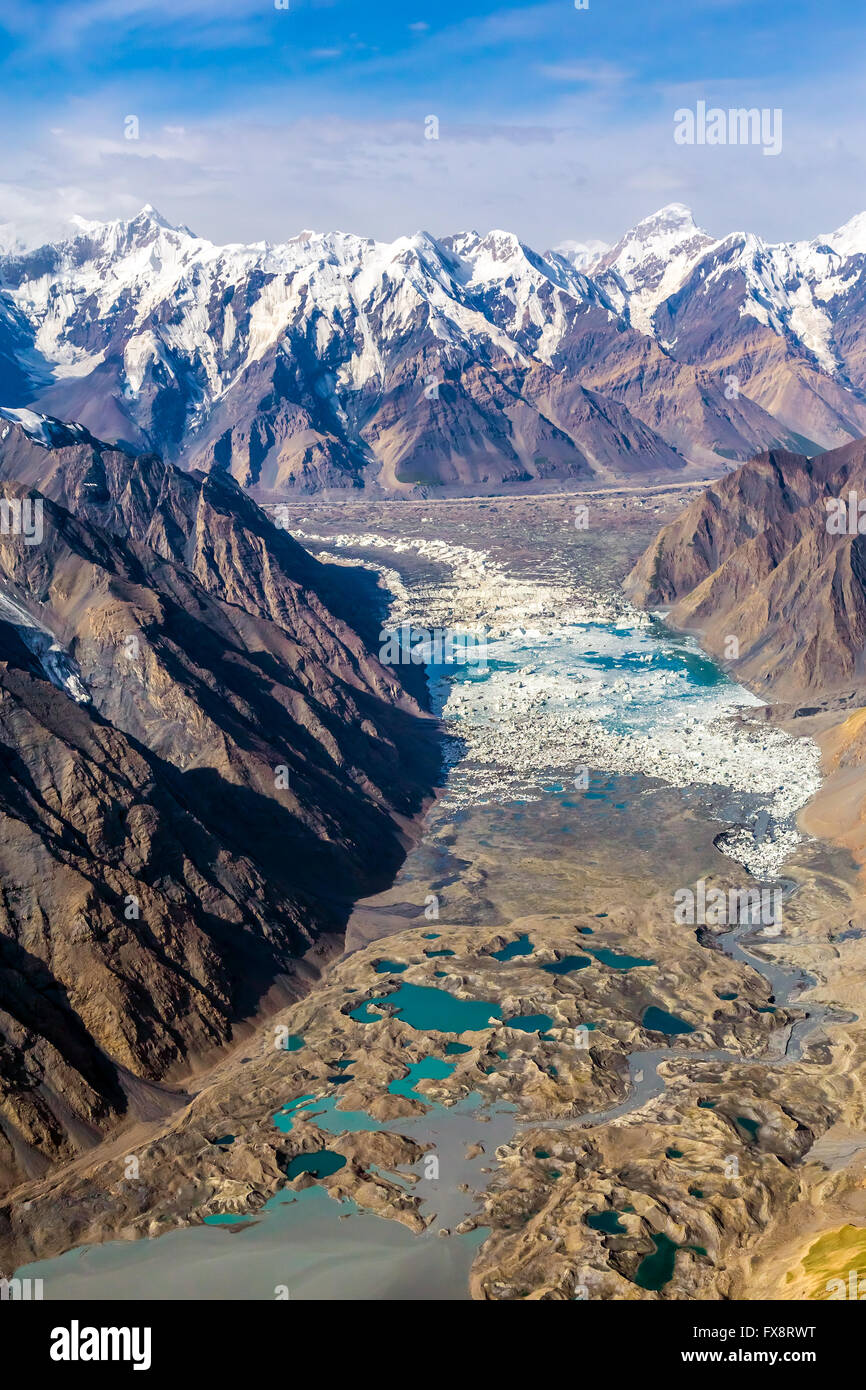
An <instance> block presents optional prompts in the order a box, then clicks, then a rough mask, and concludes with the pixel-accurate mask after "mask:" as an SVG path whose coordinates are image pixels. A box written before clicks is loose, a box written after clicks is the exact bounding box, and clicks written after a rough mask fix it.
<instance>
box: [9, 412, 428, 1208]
mask: <svg viewBox="0 0 866 1390" xmlns="http://www.w3.org/2000/svg"><path fill="white" fill-rule="evenodd" d="M0 483H2V489H3V495H4V499H6V500H7V502H8V501H9V500H11V499H18V498H23V497H25V496H30V497H31V498H32V500H33V502H34V503H38V505H39V506H40V507H41V509H42V510H41V523H40V532H41V537H40V540H39V543H38V544H32V545H31V544H28V541H27V539H26V537H25V536H23V535H20V534H5V533H3V534H0V767H2V774H3V775H2V779H0V816H2V822H3V835H2V838H0V884H2V891H0V1191H2V1189H3V1188H4V1187H6V1186H8V1185H10V1184H13V1183H14V1182H16V1181H19V1180H20V1179H21V1178H23V1177H34V1176H40V1175H41V1174H42V1173H44V1172H45V1171H46V1170H47V1169H48V1168H49V1167H50V1166H51V1165H54V1164H56V1163H59V1162H63V1161H66V1160H69V1159H71V1158H74V1157H75V1155H76V1154H77V1153H80V1152H81V1151H82V1150H83V1149H85V1148H87V1147H88V1146H89V1145H91V1144H93V1143H94V1142H96V1141H97V1140H98V1139H99V1137H101V1136H102V1135H104V1134H105V1133H107V1132H108V1131H110V1130H111V1129H112V1128H113V1127H114V1126H115V1125H116V1124H118V1123H119V1122H120V1121H121V1119H127V1120H128V1119H129V1118H135V1117H139V1118H141V1117H142V1116H146V1115H148V1114H153V1113H160V1107H163V1108H164V1107H165V1106H166V1105H171V1104H176V1103H177V1101H176V1097H175V1098H174V1099H171V1098H168V1097H167V1095H164V1094H163V1091H162V1089H161V1088H160V1084H159V1083H160V1082H161V1081H162V1080H164V1079H165V1078H166V1077H167V1076H168V1074H169V1073H170V1072H172V1071H173V1070H176V1069H177V1068H178V1067H180V1066H185V1067H187V1068H188V1067H189V1066H190V1064H191V1062H192V1060H193V1059H195V1058H197V1057H201V1056H204V1055H205V1054H206V1053H208V1052H210V1051H212V1050H213V1049H214V1048H216V1047H217V1046H218V1045H220V1044H223V1043H225V1042H226V1041H228V1040H229V1039H230V1038H232V1037H233V1036H235V1030H236V1028H237V1024H238V1022H239V1020H243V1019H245V1018H249V1017H250V1016H252V1015H253V1014H254V1013H255V1012H256V1011H257V1010H259V1009H260V1008H261V1007H262V1004H263V1001H264V1000H265V999H266V998H267V996H268V994H269V992H270V991H271V990H272V989H273V990H276V991H277V995H276V997H277V998H281V999H283V1000H284V999H285V998H286V997H287V996H288V997H290V998H291V997H297V996H298V995H300V994H301V993H303V992H304V990H305V988H306V981H308V980H309V979H310V978H313V977H314V976H315V970H316V956H317V955H318V956H319V957H324V956H325V955H327V950H328V941H329V939H330V940H331V941H332V942H333V941H335V940H336V938H337V936H338V934H339V933H342V931H343V929H344V928H345V924H346V920H347V918H348V915H349V912H350V910H351V904H352V902H353V901H354V900H355V899H356V898H357V897H358V896H359V895H362V894H364V893H366V892H369V891H373V892H375V891H379V890H380V889H381V888H382V887H384V886H386V885H388V884H389V883H390V882H391V879H392V878H393V875H394V873H395V872H396V869H397V867H398V866H399V864H400V862H401V860H402V858H403V855H404V853H405V848H406V844H407V828H408V824H409V821H410V819H411V818H413V817H414V816H415V815H416V814H417V812H418V811H419V809H420V808H421V806H422V805H423V803H424V799H425V797H426V796H427V795H429V794H430V789H431V788H432V786H433V784H434V783H435V781H436V780H437V776H438V771H439V760H440V752H439V740H438V735H437V732H436V726H435V722H434V721H433V720H432V719H431V718H430V717H429V715H427V714H425V712H424V711H423V710H422V709H421V708H420V707H419V706H418V704H417V703H416V701H415V700H414V699H413V698H412V697H411V696H410V695H409V694H407V693H406V692H405V691H404V690H403V688H402V687H401V685H400V684H399V682H398V680H397V678H396V676H395V674H394V672H393V671H392V670H390V669H386V668H385V667H383V666H381V665H380V663H379V661H378V660H377V658H376V657H375V656H374V655H373V653H372V651H371V649H370V646H369V635H370V634H369V631H368V629H369V628H370V624H374V625H375V626H376V631H378V624H377V618H378V617H380V616H381V614H380V611H378V610H377V593H373V592H370V593H364V592H362V591H359V589H362V586H363V582H364V576H363V575H361V576H358V575H354V574H353V575H352V576H351V579H350V580H349V579H347V577H346V576H347V572H346V571H344V570H340V568H339V567H332V568H331V569H329V568H328V567H326V566H324V565H322V564H320V563H319V562H318V561H316V560H314V559H313V558H312V557H311V556H310V555H309V554H308V553H307V552H306V551H304V550H303V549H302V548H301V547H300V546H299V545H297V544H296V543H295V542H294V541H293V540H292V538H291V537H290V536H289V535H288V534H287V533H286V532H285V531H283V530H280V529H278V528H277V527H275V526H274V525H273V524H272V523H271V521H269V520H268V518H267V517H266V516H265V514H264V513H263V512H262V511H261V510H260V509H259V507H258V506H257V505H256V503H255V502H254V501H253V500H252V499H251V498H250V497H249V496H248V495H247V494H246V493H245V492H244V491H243V490H242V489H241V488H240V487H239V486H238V484H237V483H236V482H235V481H234V480H233V479H232V478H231V477H229V476H227V475H226V474H224V473H222V472H221V471H219V470H215V471H214V472H213V473H211V474H204V473H201V472H187V471H182V470H180V469H178V468H176V467H175V466H174V465H172V464H169V463H165V462H163V461H162V460H161V459H159V458H158V457H157V456H155V455H152V454H151V455H139V456H137V457H135V456H132V455H130V454H128V453H126V452H124V451H122V450H118V449H113V448H111V447H108V446H105V445H103V444H101V443H100V442H99V441H98V440H96V439H95V438H93V436H91V435H90V434H89V433H88V432H87V430H86V429H85V428H84V427H83V426H81V425H74V426H64V425H61V424H58V423H53V424H51V425H50V427H49V426H48V425H47V424H46V425H44V427H43V431H42V433H41V435H39V434H38V431H36V430H35V429H33V428H31V429H30V430H27V429H25V428H23V427H22V425H21V424H20V423H18V422H17V421H16V420H15V419H9V418H6V419H4V418H0ZM32 489H38V494H36V495H35V496H34V495H33V493H32V491H31V490H32ZM383 602H384V599H383V598H382V597H381V596H380V595H379V596H378V608H379V609H381V605H382V603H383ZM361 609H366V614H364V615H362V616H358V617H356V616H355V615H356V614H357V613H358V611H359V610H361ZM365 639H367V640H365ZM311 952H312V955H310V953H311ZM304 956H307V957H308V960H307V962H306V963H302V962H301V957H304ZM154 1108H155V1109H154ZM2 1220H3V1216H2V1213H0V1225H2Z"/></svg>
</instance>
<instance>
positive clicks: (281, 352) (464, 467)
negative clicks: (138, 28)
mask: <svg viewBox="0 0 866 1390" xmlns="http://www.w3.org/2000/svg"><path fill="white" fill-rule="evenodd" d="M861 248H862V249H861ZM864 272H866V223H864V221H863V219H862V218H861V219H854V220H853V221H852V222H851V223H849V224H848V226H847V227H845V228H842V229H840V231H839V232H837V233H834V234H832V235H831V236H830V237H828V238H822V239H818V240H817V241H815V242H812V243H792V244H790V245H779V246H769V245H767V244H765V243H763V242H762V241H761V240H760V239H759V238H757V237H754V236H752V235H750V234H746V233H735V234H733V235H731V236H728V237H726V238H723V239H721V240H716V239H714V238H713V237H712V236H710V235H709V234H708V233H706V232H704V231H702V230H701V229H700V228H698V227H697V226H696V225H695V223H694V220H693V219H692V216H691V214H690V213H689V212H688V210H687V209H685V208H683V207H681V206H680V205H679V204H672V205H670V206H669V207H667V208H663V209H662V210H661V211H660V212H658V213H656V214H654V215H653V216H652V217H649V218H646V219H644V221H642V222H641V223H639V224H638V225H637V226H636V227H635V228H633V229H632V230H631V231H630V232H628V233H627V234H626V235H625V236H624V237H623V238H621V240H620V241H619V242H618V243H617V245H616V246H614V247H611V248H609V249H605V248H603V247H598V248H596V249H592V248H585V249H584V250H583V251H579V252H577V251H575V250H574V249H573V248H572V249H571V250H569V247H568V246H567V245H566V246H565V247H564V248H563V249H562V251H561V252H560V251H552V252H547V253H545V254H544V255H540V254H538V253H537V252H536V251H534V250H533V249H532V248H531V247H528V246H526V245H525V244H524V243H522V242H521V241H520V240H519V238H517V237H516V236H514V235H513V234H512V233H509V232H505V231H493V232H490V233H488V234H487V235H486V236H479V235H478V234H477V233H474V232H466V233H461V234H459V235H456V236H451V237H443V238H440V239H438V240H437V239H436V238H434V237H432V236H430V235H429V234H427V233H424V232H420V233H418V234H416V235H414V236H411V237H402V238H399V239H398V240H397V241H395V242H393V243H391V244H384V243H379V242H374V241H371V240H369V239H366V238H363V237H358V236H353V235H349V234H345V233H340V232H334V233H326V234H319V233H313V232H302V233H301V234H300V235H299V236H297V237H294V238H292V239H291V240H289V241H287V242H285V243H284V244H282V245H269V244H265V243H259V244H255V245H250V246H240V245H233V246H224V247H221V246H215V245H213V244H212V243H211V242H208V241H206V240H204V239H202V238H200V237H197V236H194V235H193V233H191V232H190V231H189V230H188V229H187V228H185V227H177V228H175V227H171V226H170V225H169V224H168V223H166V222H165V221H164V219H162V218H161V217H160V216H159V214H158V213H156V212H155V211H154V210H153V209H152V208H149V207H148V208H144V209H143V210H142V212H141V213H140V214H139V215H138V216H137V217H135V218H133V219H132V220H131V221H129V222H110V223H105V224H101V223H86V222H82V221H80V220H79V221H78V222H77V225H76V226H75V228H74V234H73V235H72V236H71V237H70V238H69V239H68V240H66V241H64V242H61V243H58V244H56V245H48V246H44V247H41V248H39V249H38V250H34V251H24V252H15V253H11V252H9V253H6V254H5V255H0V403H3V404H5V405H6V406H11V407H31V408H36V409H38V410H39V411H40V412H42V413H45V414H49V415H53V416H56V417H59V418H61V419H64V420H75V421H80V422H81V423H82V424H83V425H84V426H85V427H86V428H87V429H88V430H89V431H91V432H92V434H93V435H94V436H95V437H97V438H103V439H110V440H113V441H115V442H116V443H117V444H119V445H121V446H126V447H132V448H134V449H136V450H138V451H141V450H149V449H152V450H154V451H156V452H158V453H160V454H161V455H162V456H163V457H165V458H167V459H168V460H169V461H171V462H175V463H181V464H183V466H184V467H187V468H201V469H202V470H203V471H206V472H212V471H214V472H215V471H220V472H226V473H228V474H229V475H230V476H232V477H233V478H234V479H235V480H236V481H237V482H239V483H240V484H241V485H242V486H243V487H245V488H247V489H249V490H250V491H251V492H252V493H253V494H254V495H256V496H257V497H259V498H261V499H264V500H272V499H274V498H278V497H280V496H285V495H287V494H291V493H297V492H302V493H315V492H321V491H332V490H346V489H350V490H355V489H358V488H362V487H364V488H367V489H371V490H372V491H374V492H381V491H384V492H386V493H398V494H399V493H418V492H421V493H425V494H426V493H429V492H430V491H431V490H432V491H434V492H435V491H436V490H440V491H445V492H453V493H461V492H464V493H465V492H467V491H472V490H481V491H496V490H502V489H506V490H508V489H511V488H519V487H521V486H524V485H526V484H527V483H532V484H534V485H536V486H540V487H551V486H554V485H557V484H559V485H561V484H563V483H567V484H575V485H577V486H581V485H583V484H592V483H598V482H599V481H601V482H606V481H608V480H616V479H621V478H627V477H631V476H633V475H639V476H643V477H647V478H664V477H669V476H671V474H672V473H673V472H674V471H678V472H680V471H682V470H683V469H684V468H685V467H686V466H687V464H691V465H692V466H693V471H696V470H698V469H701V470H704V471H706V470H707V469H710V470H718V469H720V468H723V467H725V466H726V464H727V463H728V462H729V461H731V460H737V459H742V458H745V457H747V456H749V455H750V454H753V453H755V452H756V451H759V450H764V449H778V448H784V449H789V450H794V451H805V452H808V453H814V452H818V451H819V450H820V449H821V448H827V447H832V446H835V445H839V444H842V443H844V442H846V441H848V440H850V439H852V438H856V437H859V436H860V435H861V434H864V433H866V379H864V366H863V363H864V360H866V358H864V349H863V348H862V345H861V340H862V339H863V336H864V335H863V332H862V327H861V326H862V323H863V311H864V302H866V280H864Z"/></svg>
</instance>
